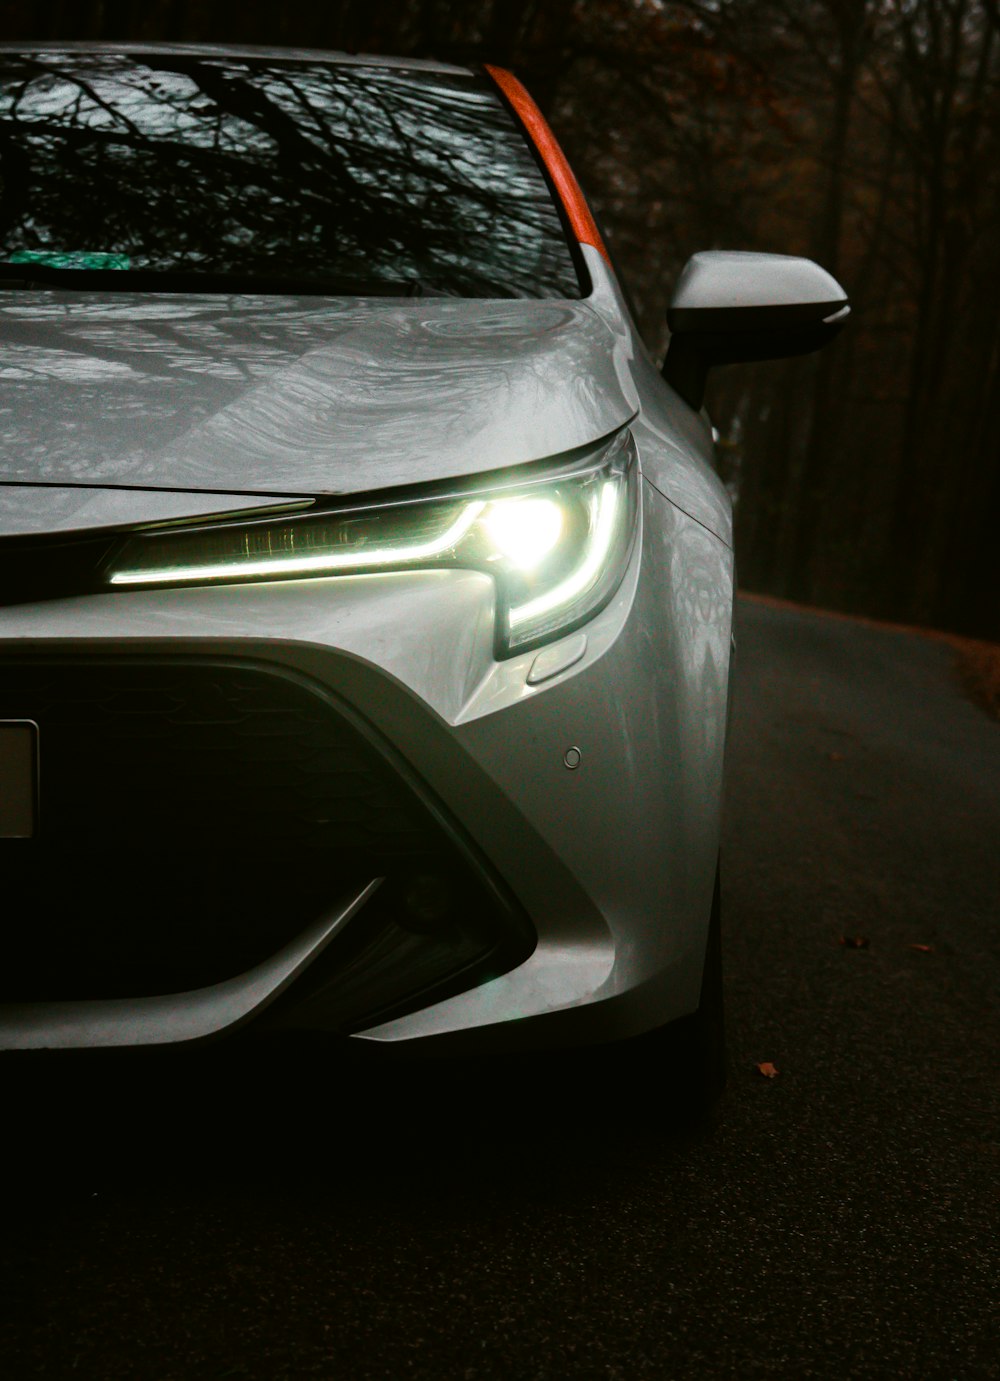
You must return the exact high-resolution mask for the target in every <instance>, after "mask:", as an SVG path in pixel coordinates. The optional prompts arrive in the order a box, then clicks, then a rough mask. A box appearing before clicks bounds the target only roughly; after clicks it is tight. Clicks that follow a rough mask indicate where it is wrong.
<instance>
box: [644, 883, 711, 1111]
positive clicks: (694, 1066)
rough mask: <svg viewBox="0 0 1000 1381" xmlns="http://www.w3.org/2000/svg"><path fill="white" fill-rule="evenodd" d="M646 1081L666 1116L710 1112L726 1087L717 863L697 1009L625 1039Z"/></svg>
mask: <svg viewBox="0 0 1000 1381" xmlns="http://www.w3.org/2000/svg"><path fill="white" fill-rule="evenodd" d="M628 1044H630V1045H631V1046H632V1047H633V1050H634V1053H635V1055H636V1056H637V1057H638V1061H637V1063H638V1065H639V1066H640V1067H641V1068H642V1072H643V1076H644V1079H645V1081H646V1082H647V1084H648V1085H650V1086H652V1087H653V1088H655V1089H656V1090H657V1091H658V1093H661V1094H662V1105H661V1112H662V1114H663V1115H665V1116H666V1117H667V1118H668V1119H669V1118H671V1117H672V1116H673V1115H674V1113H678V1114H680V1115H684V1114H693V1115H698V1114H699V1113H704V1112H708V1111H709V1110H710V1109H711V1108H712V1107H713V1106H714V1105H715V1103H717V1102H718V1100H719V1098H720V1097H721V1095H722V1091H723V1089H724V1088H725V1086H726V1027H725V1014H724V998H723V983H722V909H721V896H720V887H719V865H718V863H716V866H715V888H714V890H713V893H712V911H711V915H710V916H709V922H708V942H707V945H706V947H705V967H704V969H703V970H702V977H701V994H700V997H699V1001H698V1010H697V1011H696V1012H693V1013H692V1014H691V1016H689V1017H681V1018H680V1019H679V1020H678V1021H672V1022H669V1023H668V1024H667V1025H666V1026H661V1027H659V1029H658V1030H655V1031H650V1032H649V1033H648V1034H647V1035H645V1036H639V1037H637V1038H636V1039H635V1040H634V1041H632V1042H628Z"/></svg>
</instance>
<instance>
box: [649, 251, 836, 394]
mask: <svg viewBox="0 0 1000 1381" xmlns="http://www.w3.org/2000/svg"><path fill="white" fill-rule="evenodd" d="M850 312H851V309H850V306H849V305H848V301H847V294H846V293H845V292H844V289H843V288H842V287H841V286H840V284H839V283H838V282H837V280H836V279H835V278H833V277H832V276H831V275H830V274H829V273H827V272H826V270H825V269H821V268H820V267H819V265H818V264H814V263H813V261H812V260H811V259H799V258H796V257H795V256H793V255H788V254H751V253H742V252H737V253H734V252H731V251H728V250H704V251H702V252H701V253H700V254H693V255H692V256H691V258H690V259H689V260H688V261H687V263H686V264H685V265H684V268H683V269H682V270H681V276H680V278H679V279H678V280H677V286H676V288H675V289H674V295H673V297H672V299H671V302H670V307H669V310H668V311H667V325H668V326H669V327H670V345H669V347H668V349H667V357H666V359H665V360H664V362H663V377H664V378H665V379H666V381H667V383H668V384H670V386H671V387H672V388H673V389H674V391H675V392H676V393H679V394H680V396H681V397H682V398H683V399H684V401H685V402H686V403H689V404H690V405H691V407H693V408H694V409H695V410H696V411H697V410H698V409H700V408H701V405H702V403H703V402H704V398H705V381H706V379H707V376H708V371H709V370H710V369H711V368H712V367H713V366H714V365H718V364H739V363H741V362H743V361H748V360H778V359H783V358H785V357H787V356H790V355H807V354H809V353H810V352H811V351H813V350H819V349H821V348H822V347H823V346H824V345H826V344H827V342H828V341H831V340H832V339H833V337H834V336H835V335H836V334H837V332H838V331H839V330H840V328H841V327H842V326H843V325H844V323H845V321H846V320H847V318H848V316H849V315H850Z"/></svg>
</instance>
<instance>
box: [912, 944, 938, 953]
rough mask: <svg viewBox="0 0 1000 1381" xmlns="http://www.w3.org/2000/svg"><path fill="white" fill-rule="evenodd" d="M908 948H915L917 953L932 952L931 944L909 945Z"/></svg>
mask: <svg viewBox="0 0 1000 1381" xmlns="http://www.w3.org/2000/svg"><path fill="white" fill-rule="evenodd" d="M910 949H915V950H916V951H917V952H918V953H919V954H933V953H934V946H933V945H910Z"/></svg>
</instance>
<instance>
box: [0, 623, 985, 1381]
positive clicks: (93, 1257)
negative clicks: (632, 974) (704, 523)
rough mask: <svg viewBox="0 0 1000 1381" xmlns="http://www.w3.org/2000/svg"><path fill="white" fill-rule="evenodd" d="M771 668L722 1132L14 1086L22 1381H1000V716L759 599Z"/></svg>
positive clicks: (532, 1095) (745, 846)
mask: <svg viewBox="0 0 1000 1381" xmlns="http://www.w3.org/2000/svg"><path fill="white" fill-rule="evenodd" d="M739 658H740V685H739V698H738V702H737V706H736V713H735V720H734V725H733V739H732V755H731V768H732V771H731V796H730V801H729V810H728V822H727V829H726V847H725V853H724V871H723V883H724V896H725V912H724V944H725V950H726V963H727V979H726V984H727V998H728V1003H729V1017H730V1048H731V1055H732V1068H731V1075H730V1083H729V1088H728V1090H727V1093H726V1095H725V1097H724V1099H723V1101H722V1103H721V1104H720V1106H719V1108H718V1109H717V1110H716V1112H715V1114H714V1115H712V1116H711V1117H708V1118H707V1119H702V1120H696V1121H694V1122H688V1123H686V1124H684V1123H677V1122H676V1121H674V1120H673V1119H672V1118H671V1116H670V1114H669V1111H668V1110H669V1106H670V1104H669V1078H670V1076H671V1073H672V1071H671V1070H670V1069H667V1070H664V1071H663V1073H662V1076H660V1077H659V1078H656V1077H648V1078H647V1077H645V1076H644V1082H643V1084H642V1086H641V1087H640V1088H638V1089H637V1088H636V1087H635V1083H634V1081H633V1083H632V1084H630V1083H629V1081H628V1080H627V1079H624V1078H621V1077H619V1075H618V1074H616V1073H615V1071H614V1069H613V1068H610V1067H608V1066H607V1065H604V1064H602V1063H600V1062H595V1063H594V1064H593V1065H591V1066H589V1067H588V1068H587V1069H585V1070H584V1073H583V1076H582V1077H581V1076H580V1075H579V1073H578V1072H577V1074H575V1075H572V1076H570V1075H567V1076H566V1077H565V1078H562V1077H561V1076H560V1077H559V1079H558V1081H557V1082H556V1083H555V1084H554V1085H553V1084H546V1083H544V1082H542V1083H541V1084H540V1083H539V1082H538V1080H537V1079H536V1080H535V1081H534V1082H532V1081H530V1080H527V1081H523V1082H522V1079H521V1075H520V1073H517V1074H515V1075H514V1076H511V1075H510V1074H509V1072H508V1074H507V1075H505V1076H504V1077H500V1076H499V1075H496V1076H495V1073H494V1072H491V1073H490V1074H489V1075H488V1076H485V1075H483V1073H482V1072H477V1071H475V1070H472V1071H470V1070H466V1071H463V1072H461V1073H455V1074H453V1075H452V1076H449V1077H448V1078H446V1079H445V1080H444V1082H442V1080H441V1078H440V1077H439V1078H438V1079H437V1080H436V1081H431V1082H427V1081H426V1080H425V1081H424V1082H423V1083H422V1082H421V1076H419V1075H417V1074H410V1073H407V1074H405V1075H404V1076H402V1078H401V1079H399V1080H397V1082H396V1083H395V1084H390V1085H385V1086H382V1085H378V1086H377V1087H378V1088H380V1089H381V1095H380V1098H379V1099H378V1100H376V1101H374V1102H373V1095H372V1086H371V1085H368V1087H367V1090H362V1089H359V1088H358V1087H357V1086H353V1087H351V1088H349V1089H348V1090H347V1091H346V1092H345V1090H344V1089H343V1087H342V1086H341V1085H340V1083H339V1081H338V1079H337V1078H336V1077H335V1076H334V1075H333V1074H331V1073H330V1072H328V1071H326V1070H324V1069H323V1067H322V1066H321V1065H320V1066H316V1065H314V1064H311V1065H309V1066H308V1067H305V1068H303V1069H302V1070H301V1071H299V1072H296V1071H295V1069H294V1068H289V1067H288V1065H287V1064H285V1065H276V1066H269V1067H268V1068H267V1069H266V1070H265V1071H264V1072H263V1074H261V1075H260V1076H259V1077H255V1078H248V1077H247V1076H246V1074H245V1072H241V1071H240V1070H238V1069H230V1068H228V1067H227V1066H220V1067H219V1068H218V1069H216V1070H214V1072H213V1073H211V1074H210V1075H208V1076H203V1077H200V1078H199V1079H198V1080H196V1081H189V1079H188V1076H187V1075H186V1074H185V1073H183V1072H182V1073H181V1075H180V1076H178V1074H177V1071H176V1070H175V1069H173V1067H171V1070H170V1071H169V1072H166V1073H164V1074H163V1077H162V1079H161V1071H160V1068H159V1066H154V1067H152V1068H150V1069H148V1070H144V1069H143V1068H139V1069H138V1070H137V1069H135V1068H134V1067H132V1066H128V1067H126V1066H122V1070H121V1071H120V1072H119V1073H116V1074H115V1076H114V1078H109V1079H106V1080H105V1079H103V1078H102V1080H101V1081H99V1082H98V1083H97V1084H96V1085H91V1084H90V1082H89V1081H88V1079H87V1077H85V1074H84V1073H82V1072H80V1071H79V1070H78V1069H77V1068H76V1066H73V1067H72V1068H71V1067H69V1066H63V1067H61V1068H60V1071H59V1073H58V1076H51V1077H47V1078H46V1079H45V1080H44V1081H43V1084H42V1093H43V1094H44V1100H45V1101H44V1105H42V1104H40V1102H39V1101H38V1099H37V1097H36V1098H32V1097H30V1096H29V1095H28V1093H27V1091H26V1090H25V1088H24V1083H25V1077H26V1076H24V1075H23V1074H22V1073H20V1072H18V1071H15V1072H14V1074H13V1075H12V1074H11V1073H10V1071H7V1072H6V1074H5V1078H6V1097H5V1106H6V1109H7V1113H6V1116H5V1118H4V1132H3V1141H4V1144H5V1147H6V1151H7V1156H6V1160H7V1173H6V1175H5V1177H4V1188H3V1199H4V1234H3V1237H4V1244H3V1252H2V1258H3V1260H2V1264H3V1282H2V1284H3V1311H4V1318H3V1331H2V1335H0V1358H2V1359H3V1360H2V1363H0V1367H2V1370H3V1374H4V1376H5V1377H9V1378H11V1381H17V1379H18V1378H20V1377H27V1376H36V1375H44V1376H53V1377H60V1378H64V1377H78V1376H79V1377H101V1378H115V1381H124V1378H130V1377H142V1378H157V1381H174V1378H176V1379H177V1381H191V1379H192V1378H202V1377H206V1378H208V1377H211V1378H222V1377H232V1378H257V1377H260V1378H284V1377H290V1378H295V1377H309V1376H319V1377H329V1378H349V1379H350V1381H354V1378H358V1381H362V1379H365V1378H373V1379H374V1378H392V1379H393V1381H395V1378H404V1377H420V1378H447V1379H450V1378H460V1379H462V1381H486V1378H513V1379H515V1381H519V1379H520V1378H531V1379H532V1381H535V1379H537V1381H542V1378H545V1379H546V1381H549V1379H550V1378H551V1381H557V1379H558V1378H569V1377H573V1378H577V1377H579V1378H602V1379H603V1378H623V1379H624V1381H628V1379H629V1378H633V1377H651V1378H687V1377H691V1378H714V1377H733V1378H741V1379H742V1378H747V1377H761V1378H772V1377H793V1378H809V1377H823V1378H836V1379H837V1381H842V1379H843V1378H851V1377H858V1378H868V1377H871V1378H885V1377H905V1378H919V1381H931V1379H932V1378H938V1377H940V1378H950V1379H951V1381H965V1379H966V1378H980V1377H998V1376H1000V1194H998V1184H1000V1119H998V1112H1000V1077H998V1068H1000V1059H998V1056H1000V1013H998V1000H997V999H998V992H1000V925H998V920H1000V917H998V894H1000V848H998V843H1000V726H998V725H997V724H996V723H994V722H993V721H991V720H990V719H989V718H987V716H986V715H985V714H984V712H983V711H981V710H979V709H977V708H975V707H974V706H972V705H970V704H969V703H967V702H966V701H965V700H964V699H963V698H962V696H961V694H960V692H959V690H958V688H957V684H956V683H955V681H954V680H953V675H952V668H951V654H950V652H949V651H948V649H947V648H946V647H945V646H943V645H941V644H939V643H935V642H931V641H928V640H925V639H922V638H919V637H917V636H915V635H913V634H909V633H903V632H895V631H891V630H884V629H877V628H871V627H867V626H864V625H860V624H855V623H852V622H850V621H846V620H840V619H832V618H825V617H819V616H816V615H812V614H807V613H800V612H795V611H788V610H782V609H775V608H771V607H769V606H766V605H762V604H758V603H754V602H747V601H743V602H742V603H741V607H740V627H739ZM841 937H846V938H848V939H855V938H856V937H860V942H859V946H858V947H851V946H849V945H845V944H842V943H840V941H841ZM863 942H866V943H863ZM762 1062H770V1063H771V1064H773V1065H774V1066H775V1068H776V1069H777V1071H778V1073H777V1076H776V1077H774V1078H767V1077H765V1076H764V1075H763V1074H761V1073H760V1072H759V1070H758V1068H757V1066H758V1064H759V1063H762ZM20 1068H21V1067H20V1066H19V1070H20ZM164 1069H166V1067H164ZM536 1072H537V1071H536ZM28 1082H29V1083H31V1084H32V1085H33V1084H34V1076H33V1075H32V1076H31V1077H30V1079H29V1080H28Z"/></svg>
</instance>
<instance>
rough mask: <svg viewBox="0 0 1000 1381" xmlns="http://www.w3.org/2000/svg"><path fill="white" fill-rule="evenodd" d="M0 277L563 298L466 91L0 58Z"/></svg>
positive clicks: (302, 65)
mask: <svg viewBox="0 0 1000 1381" xmlns="http://www.w3.org/2000/svg"><path fill="white" fill-rule="evenodd" d="M0 261H2V263H3V277H4V279H6V280H10V279H11V278H12V277H13V278H18V277H23V278H24V279H25V280H31V278H32V275H34V276H35V277H36V278H37V279H38V280H40V281H42V282H52V281H53V279H55V280H56V281H59V282H64V281H68V282H70V283H72V284H73V285H77V286H80V287H84V286H91V285H95V286H102V287H105V288H107V287H111V288H119V287H120V288H122V289H125V290H127V289H129V288H131V287H133V286H136V287H139V286H141V287H142V288H144V289H145V288H148V287H154V288H155V287H160V288H162V289H164V290H171V289H174V288H178V287H183V288H185V289H189V288H192V287H193V288H195V290H198V291H209V292H211V291H234V290H235V291H246V290H247V289H251V290H256V289H258V288H259V289H260V290H263V291H296V292H299V291H304V292H352V291H353V292H359V293H360V292H365V291H383V292H385V291H389V292H401V293H405V292H420V291H423V292H432V293H447V294H455V295H460V296H470V297H497V296H502V297H579V295H580V280H579V278H578V276H577V272H576V268H575V266H574V261H573V258H572V255H571V252H570V249H569V245H568V243H567V240H566V236H565V234H564V232H563V227H562V222H561V220H560V217H559V214H558V212H557V210H556V207H555V204H554V201H553V198H552V196H551V194H550V191H549V188H548V185H547V183H546V181H545V179H544V177H543V175H542V173H541V172H540V170H539V168H538V166H537V164H536V162H535V160H534V157H533V155H532V153H531V151H530V150H529V148H528V146H527V143H526V140H525V138H524V135H523V133H522V131H521V130H520V129H519V127H518V126H517V125H516V124H515V123H514V120H513V118H512V116H511V115H510V114H509V112H508V111H507V109H506V107H505V106H504V105H503V103H502V102H501V100H500V98H499V96H498V94H497V92H496V91H495V90H494V89H493V87H492V85H491V84H490V83H488V82H487V80H486V79H485V78H480V77H477V76H473V75H471V74H470V75H468V76H466V75H464V74H455V75H453V74H450V73H442V72H436V71H432V70H408V69H401V68H396V67H389V66H378V65H375V64H372V65H363V64H347V63H342V64H338V63H336V62H323V61H309V60H301V61H292V60H277V59H276V60H271V59H260V58H244V57H233V56H215V55H212V56H203V57H192V56H190V55H185V56H177V55H174V54H168V53H142V54H139V55H117V54H116V55H107V54H80V53H60V52H54V51H50V52H39V53H35V54H30V55H25V54H17V55H12V54H10V53H3V54H0ZM15 266H16V270H15Z"/></svg>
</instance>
